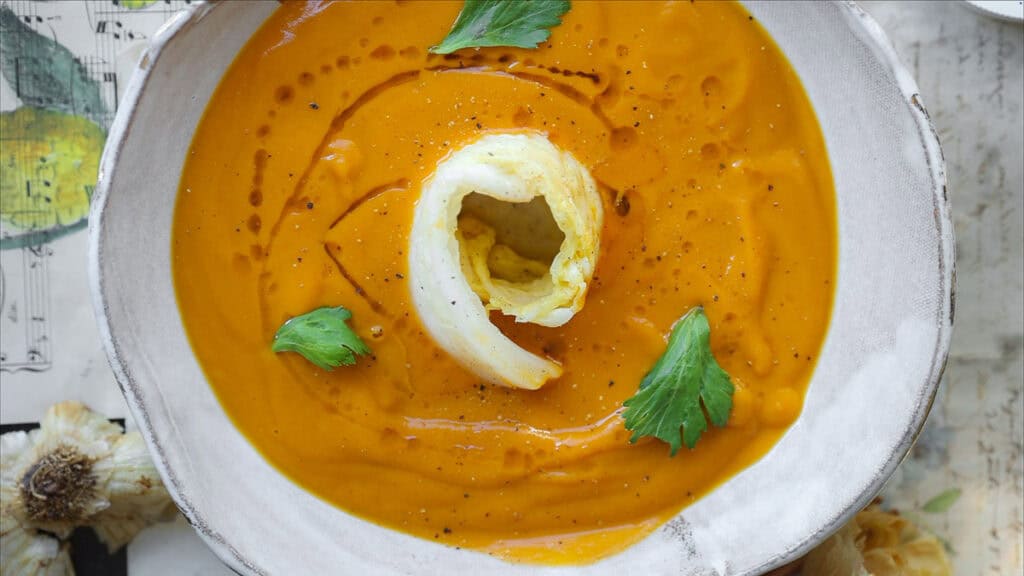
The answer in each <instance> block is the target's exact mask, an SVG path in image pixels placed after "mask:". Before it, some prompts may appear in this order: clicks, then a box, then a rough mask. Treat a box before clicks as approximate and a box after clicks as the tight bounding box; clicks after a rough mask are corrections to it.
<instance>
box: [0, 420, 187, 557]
mask: <svg viewBox="0 0 1024 576" xmlns="http://www.w3.org/2000/svg"><path fill="white" fill-rule="evenodd" d="M0 502H2V507H0V519H2V530H0V549H2V550H3V555H2V559H0V572H2V573H3V574H19V575H20V574H40V575H42V574H47V575H48V574H74V570H73V568H72V567H71V562H70V557H69V556H68V545H67V543H66V542H63V540H64V539H66V538H67V537H68V536H70V535H71V532H72V531H73V530H74V529H75V528H76V527H78V526H91V527H92V528H93V530H95V531H96V534H97V535H98V536H99V538H100V540H101V541H103V543H104V544H106V545H107V548H108V550H110V551H111V552H113V551H115V550H117V549H118V548H120V547H121V546H124V545H125V544H127V543H128V541H130V540H131V539H132V538H133V537H134V536H135V534H137V533H138V532H139V530H141V529H142V528H144V527H146V526H147V525H149V524H151V523H153V522H155V521H159V520H165V519H170V517H173V514H174V505H173V503H172V502H171V500H170V496H169V495H168V494H167V490H166V489H165V488H164V487H163V484H162V483H161V482H160V477H159V475H158V473H157V471H156V469H155V468H154V467H153V464H152V462H151V461H150V460H149V454H148V453H147V451H146V446H145V444H144V443H143V441H142V437H141V436H140V435H139V434H138V432H132V433H128V434H124V433H123V432H122V430H121V427H120V426H118V425H116V424H113V423H111V422H109V421H107V420H106V419H105V418H103V417H102V416H100V415H98V414H95V413H94V412H91V411H90V410H89V409H88V408H86V407H85V406H84V405H82V404H80V403H78V402H62V403H60V404H57V405H55V406H52V407H51V408H50V409H49V410H48V411H47V413H46V415H45V416H44V417H43V419H42V421H41V422H40V426H39V428H37V429H35V430H32V431H31V432H27V433H26V432H12V433H9V434H4V435H3V436H2V437H0Z"/></svg>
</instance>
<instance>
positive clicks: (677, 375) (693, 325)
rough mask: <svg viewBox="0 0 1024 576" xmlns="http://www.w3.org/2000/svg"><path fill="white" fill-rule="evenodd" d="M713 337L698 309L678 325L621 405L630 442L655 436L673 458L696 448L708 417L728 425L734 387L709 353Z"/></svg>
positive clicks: (716, 422) (701, 310)
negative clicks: (667, 448)
mask: <svg viewBox="0 0 1024 576" xmlns="http://www.w3.org/2000/svg"><path fill="white" fill-rule="evenodd" d="M710 336H711V328H710V326H709V325H708V320H707V317H706V316H705V315H704V309H703V308H701V307H700V306H698V307H696V308H693V309H691V310H690V311H689V312H687V313H686V314H685V315H684V316H683V317H682V318H680V319H679V321H678V322H676V325H675V327H674V328H673V329H672V335H671V336H670V337H669V341H668V347H667V348H666V350H665V353H664V354H662V356H661V357H660V358H658V361H657V362H655V364H654V367H653V368H651V371H650V372H648V373H647V375H646V376H645V377H644V379H643V381H641V382H640V388H639V390H637V393H636V394H635V395H634V396H633V397H632V398H629V399H628V400H626V401H625V402H623V406H624V407H625V408H626V410H625V412H624V413H623V415H622V417H623V419H624V420H625V423H626V429H628V430H631V431H632V432H633V436H632V437H631V438H630V442H636V441H637V440H639V439H640V438H642V437H644V436H653V437H655V438H658V439H660V440H663V441H664V442H667V443H668V444H669V446H670V447H671V455H672V456H675V454H676V452H678V451H679V448H681V447H682V445H683V444H684V443H685V444H686V446H687V448H691V449H692V448H693V447H694V446H695V445H696V444H697V441H698V440H699V439H700V437H701V435H702V434H704V432H705V431H706V430H707V428H708V418H710V419H711V423H712V424H714V425H715V426H719V427H721V426H725V424H726V422H728V421H729V413H730V412H731V411H732V394H733V390H734V388H733V384H732V381H731V380H730V378H729V375H728V374H727V373H726V372H725V370H722V368H721V367H720V366H719V365H718V362H717V361H716V360H715V357H714V356H713V355H712V353H711V339H710ZM705 411H706V412H707V416H706V417H705ZM680 429H681V430H680Z"/></svg>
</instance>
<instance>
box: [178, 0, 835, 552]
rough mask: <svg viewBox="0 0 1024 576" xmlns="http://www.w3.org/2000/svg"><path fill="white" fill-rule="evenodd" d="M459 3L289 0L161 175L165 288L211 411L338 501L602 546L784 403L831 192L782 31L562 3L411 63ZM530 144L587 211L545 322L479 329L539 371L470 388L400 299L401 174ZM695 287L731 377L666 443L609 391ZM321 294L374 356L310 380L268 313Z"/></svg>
mask: <svg viewBox="0 0 1024 576" xmlns="http://www.w3.org/2000/svg"><path fill="white" fill-rule="evenodd" d="M460 8H461V2H398V1H396V2H383V1H382V2H338V3H323V4H322V3H319V2H309V3H299V2H296V3H291V2H288V3H285V4H283V5H282V6H281V7H280V8H278V9H277V11H276V12H275V13H274V14H273V15H272V16H271V17H270V18H269V20H268V21H267V22H266V23H265V24H264V25H263V27H262V28H261V29H260V30H259V31H258V32H257V33H256V34H255V35H254V36H253V38H252V39H251V40H250V41H249V43H248V44H247V45H246V47H245V48H244V49H243V50H242V51H241V53H240V54H239V55H238V57H237V59H236V61H235V62H234V64H233V66H232V67H231V68H230V70H229V71H228V72H227V74H226V75H225V76H224V79H223V81H222V82H221V84H220V86H219V88H218V89H217V91H216V93H215V94H214V96H213V97H212V98H211V100H210V102H209V104H208V107H207V110H206V114H205V116H204V118H203V120H202V122H201V123H200V125H199V127H198V129H197V132H196V134H195V137H194V140H193V142H192V148H191V151H190V154H189V157H188V161H187V163H186V166H185V170H184V174H183V175H182V179H181V189H180V192H179V196H178V200H177V210H176V214H175V220H174V231H173V261H174V279H175V285H176V289H177V296H178V300H179V302H178V303H179V307H180V310H181V316H182V318H183V320H184V323H185V327H186V330H187V332H188V334H189V338H190V340H191V343H192V347H193V349H194V351H195V354H196V356H197V357H198V359H199V362H200V364H201V365H202V367H203V369H204V371H205V373H206V376H207V379H208V380H209V382H210V385H211V386H212V387H213V389H214V390H215V392H216V394H217V397H218V398H219V400H220V402H221V404H222V405H223V407H224V409H225V411H226V412H227V414H228V415H229V416H230V417H231V418H232V420H233V421H234V423H235V425H236V426H237V427H238V428H239V429H240V430H241V431H242V432H243V433H244V434H245V435H246V437H247V438H248V439H249V440H250V441H251V442H252V444H253V445H254V446H255V447H256V448H257V449H258V450H259V451H260V452H261V453H262V454H263V455H264V456H265V457H266V458H267V460H269V461H270V462H271V463H273V465H274V466H276V467H277V468H278V469H279V470H280V471H281V472H282V473H284V474H286V475H287V476H288V477H289V478H291V479H292V480H294V481H295V482H296V483H298V484H299V485H301V486H303V487H304V488H305V489H307V490H309V491H311V492H312V493H314V494H316V495H318V496H319V497H321V498H323V499H324V500H326V501H328V502H331V503H332V504H334V505H336V506H338V507H339V508H340V509H342V510H344V511H346V512H349V513H352V514H355V515H358V516H360V517H363V518H366V519H368V520H371V521H373V522H376V523H378V524H381V525H384V526H387V527H390V528H394V529H396V530H400V531H403V532H407V533H410V534H414V535H417V536H419V537H422V538H425V539H429V540H434V541H437V542H440V543H442V544H445V545H449V546H453V547H454V546H457V547H463V548H471V549H476V550H481V551H485V552H488V553H491V554H494V555H496V556H499V557H503V558H507V559H511V560H521V561H530V562H541V563H555V564H557V563H583V562H589V561H593V560H595V559H598V558H600V557H603V556H606V555H608V554H611V553H614V552H617V551H620V550H622V549H624V548H625V547H627V546H628V545H630V544H632V543H634V542H636V541H637V540H639V539H640V538H642V537H643V536H645V535H646V534H648V533H650V532H651V531H652V530H654V529H655V528H656V527H657V526H658V525H659V524H661V523H663V522H665V521H666V520H668V519H669V518H671V517H672V516H674V515H676V514H677V513H679V511H680V510H681V509H682V508H684V507H685V506H687V505H688V504H690V503H692V502H694V501H695V500H697V499H698V498H700V497H701V496H702V495H704V494H706V493H708V491H710V490H712V489H714V488H715V487H716V486H717V485H719V484H721V483H722V482H724V481H725V480H727V479H729V478H730V477H731V476H733V475H734V474H736V473H738V472H740V471H741V470H743V469H744V468H745V467H747V466H749V465H750V464H751V463H752V462H754V461H756V460H757V459H758V458H760V457H761V456H763V455H764V454H765V453H766V452H767V451H768V450H769V449H770V448H771V447H772V446H773V445H774V444H775V442H776V441H778V439H779V437H780V436H781V435H782V434H783V433H784V432H785V431H786V428H787V427H788V426H789V425H791V424H792V423H793V422H794V420H795V419H796V418H797V416H798V415H799V413H800V409H801V405H802V402H803V397H804V392H805V390H806V387H807V384H808V381H809V380H810V377H811V374H812V371H813V369H814V363H815V360H816V355H817V353H818V351H819V349H820V347H821V344H822V341H823V339H824V336H825V332H826V330H827V326H828V320H829V313H830V307H831V304H832V293H833V287H832V282H833V279H834V277H835V269H836V216H835V201H834V192H833V187H832V181H831V175H830V171H829V165H828V159H827V155H826V151H825V147H824V143H823V139H822V136H821V133H820V131H819V128H818V125H817V122H816V119H815V116H814V112H813V110H812V108H811V105H810V103H809V101H808V99H807V97H806V95H805V94H804V93H803V91H802V87H801V85H800V82H799V80H798V78H797V77H796V75H795V74H794V72H793V70H792V69H791V68H790V66H789V64H788V63H787V62H786V60H785V58H784V57H783V55H782V54H781V52H780V51H779V49H778V48H777V47H776V46H775V45H774V44H773V42H772V41H771V39H770V38H769V37H768V35H767V34H766V33H765V31H764V30H763V29H762V28H761V27H760V25H759V24H758V23H757V21H756V20H754V19H753V18H752V17H751V16H750V15H748V14H747V12H745V11H744V9H743V8H742V7H741V6H739V5H737V4H732V3H725V2H688V1H684V2H651V3H639V2H576V3H574V4H573V6H572V9H571V10H570V11H569V12H568V13H567V14H565V16H564V17H563V21H562V24H561V25H559V26H556V27H554V28H553V29H552V33H551V36H550V38H549V40H547V41H546V42H544V43H542V44H541V45H540V46H539V47H538V48H537V49H514V48H500V47H499V48H484V49H479V50H477V49H464V50H461V51H459V52H456V53H455V54H453V55H449V56H440V55H436V54H431V53H430V52H429V51H428V50H429V48H430V47H431V46H433V45H435V44H437V43H438V42H439V41H440V40H441V39H442V38H444V36H445V34H446V33H447V32H448V30H449V29H450V27H451V25H452V23H453V22H454V21H455V18H456V16H457V15H458V13H459V10H460ZM519 132H529V133H534V134H542V135H544V136H545V137H546V138H547V139H548V140H550V142H552V143H554V144H555V145H556V146H557V147H558V148H560V149H562V150H565V151H568V152H570V153H571V154H572V155H573V156H574V157H575V158H576V159H578V161H579V163H580V164H582V165H583V166H585V167H586V169H587V170H589V171H590V174H591V175H592V176H593V180H594V181H595V182H596V183H597V186H598V189H599V190H600V193H601V197H602V202H603V204H604V205H603V209H604V219H603V224H602V228H601V230H600V253H599V258H598V259H597V264H596V270H595V271H594V275H593V278H592V280H591V282H590V284H589V292H588V293H587V295H586V303H585V305H584V306H583V308H582V309H581V310H580V311H579V312H578V313H576V315H575V316H574V317H573V318H572V319H571V320H570V321H569V322H568V323H566V324H564V325H562V326H559V327H554V328H552V327H544V326H538V325H536V324H528V323H516V322H515V321H514V320H512V319H510V318H508V317H506V316H503V315H502V314H500V313H492V314H491V319H492V321H493V322H494V323H495V324H496V325H497V326H498V327H499V328H500V329H501V330H502V332H503V333H504V334H505V335H507V336H508V337H509V338H511V339H512V340H513V341H514V342H515V343H517V344H518V345H519V346H521V347H523V348H525V349H527V350H529V351H531V352H533V353H535V354H537V355H539V356H542V357H545V358H548V359H551V360H553V361H555V362H557V364H558V365H559V366H560V367H561V369H562V372H561V375H560V376H559V377H558V378H557V379H554V380H551V381H549V382H547V383H546V384H545V385H544V386H543V387H542V388H541V389H539V390H533V391H531V390H521V389H513V388H508V387H502V386H497V385H493V384H489V383H487V382H484V381H482V380H481V378H480V377H478V376H476V375H475V374H474V373H473V372H470V371H469V370H467V369H465V368H464V367H462V365H460V364H459V363H458V362H456V361H455V359H453V358H452V357H451V356H450V355H449V354H448V353H447V352H446V350H445V349H444V348H443V347H441V346H440V345H438V344H437V342H436V341H435V340H434V339H432V338H431V336H430V335H429V333H428V331H427V330H426V329H425V327H424V325H423V323H422V322H421V320H420V318H419V316H418V315H417V312H416V308H415V306H414V305H413V302H412V297H411V294H410V290H411V286H410V282H409V278H408V274H409V264H408V254H409V235H410V230H411V227H412V222H413V213H414V209H415V206H416V202H417V199H418V198H419V197H420V193H421V188H422V184H423V182H424V180H425V179H427V178H429V177H430V176H431V174H432V173H433V171H434V169H435V168H436V167H437V166H438V164H439V162H441V161H443V160H444V159H445V158H447V157H448V156H450V155H451V154H452V153H453V151H457V150H459V149H460V148H462V147H464V146H466V145H469V144H470V143H472V142H475V141H476V140H478V139H479V138H481V137H482V136H484V135H487V134H491V133H519ZM697 305H703V307H704V310H705V312H706V314H707V318H708V321H709V324H710V327H711V348H712V351H713V353H714V355H715V357H716V358H717V359H718V361H719V363H720V364H721V366H722V367H723V368H724V369H725V370H726V371H727V372H728V373H729V374H730V375H731V377H732V381H733V384H734V386H735V388H736V389H735V393H734V395H733V407H732V413H731V416H730V418H729V421H728V424H727V425H726V426H724V427H721V428H717V427H710V428H709V430H708V431H707V432H705V433H704V435H703V436H702V437H701V439H700V441H699V442H698V443H697V445H696V447H695V448H694V449H692V450H689V449H686V448H685V447H684V448H683V449H682V450H681V451H680V452H679V453H678V454H676V455H675V456H674V457H670V456H669V450H668V447H667V445H666V444H664V443H663V442H660V441H658V440H655V439H651V438H644V439H641V440H640V441H639V442H636V443H630V441H629V438H630V432H629V431H628V430H626V429H625V427H624V425H623V420H622V403H623V401H624V400H626V399H627V398H629V397H631V396H632V395H633V394H635V393H636V392H637V388H638V386H639V384H640V381H641V380H642V379H643V377H644V375H645V374H646V373H647V372H648V371H649V370H650V369H651V367H652V365H653V364H654V362H655V360H656V359H657V358H658V357H659V356H660V355H661V354H662V353H663V352H664V351H665V347H666V339H667V336H668V334H669V333H670V331H671V329H672V326H673V323H674V322H675V321H676V320H677V319H679V318H680V316H682V315H683V314H684V313H685V312H686V311H687V310H689V309H691V308H692V307H694V306H697ZM322 306H344V307H345V308H347V309H348V310H350V311H351V312H352V314H353V316H352V320H351V321H350V325H351V326H352V327H353V329H354V330H355V331H356V333H358V334H359V335H360V336H361V338H362V339H363V340H364V341H365V342H366V343H367V344H368V345H369V346H370V347H371V348H372V350H373V353H372V354H371V355H367V356H363V357H360V358H359V360H358V362H357V364H356V365H354V366H346V367H340V368H337V369H334V370H333V371H326V370H322V369H320V368H317V367H316V366H315V365H313V364H312V363H310V362H307V361H306V360H305V359H304V358H302V357H301V356H300V355H298V354H293V353H283V354H275V353H273V352H272V351H271V344H272V342H273V339H274V334H275V331H276V330H277V329H278V327H280V326H281V324H282V323H283V322H285V321H286V320H288V319H289V318H292V317H294V316H298V315H300V314H304V313H306V312H309V311H311V310H314V309H316V308H318V307H322Z"/></svg>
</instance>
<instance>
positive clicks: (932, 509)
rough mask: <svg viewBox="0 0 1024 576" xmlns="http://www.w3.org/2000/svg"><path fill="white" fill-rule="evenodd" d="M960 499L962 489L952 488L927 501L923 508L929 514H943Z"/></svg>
mask: <svg viewBox="0 0 1024 576" xmlns="http://www.w3.org/2000/svg"><path fill="white" fill-rule="evenodd" d="M959 499H960V489H959V488H950V489H949V490H946V491H945V492H943V493H941V494H939V495H938V496H936V497H934V498H932V499H931V500H929V501H927V502H925V504H924V508H923V510H924V511H925V512H928V513H929V514H941V513H943V512H945V511H946V510H949V509H950V508H951V507H952V506H953V504H956V501H957V500H959Z"/></svg>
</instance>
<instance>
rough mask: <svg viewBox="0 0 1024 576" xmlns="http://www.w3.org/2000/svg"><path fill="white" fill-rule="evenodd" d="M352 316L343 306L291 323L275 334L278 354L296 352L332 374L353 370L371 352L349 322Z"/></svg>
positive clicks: (316, 312)
mask: <svg viewBox="0 0 1024 576" xmlns="http://www.w3.org/2000/svg"><path fill="white" fill-rule="evenodd" d="M350 318H352V313H351V312H349V311H348V310H346V309H345V308H344V307H342V306H337V307H334V308H329V307H324V308H317V309H316V310H313V311H312V312H308V313H306V314H303V315H301V316H296V317H294V318H292V319H291V320H288V321H287V322H285V323H284V324H282V325H281V327H280V328H278V329H277V333H276V334H274V344H273V346H272V347H271V350H273V351H274V352H296V353H298V354H301V355H302V356H303V357H304V358H306V360H309V361H310V362H312V363H313V364H315V365H317V366H319V367H320V368H322V369H324V370H327V371H331V370H332V369H333V368H335V367H337V366H351V365H353V364H355V363H356V356H357V355H360V356H362V355H366V354H369V353H370V348H369V346H367V345H366V344H365V343H364V342H363V341H362V339H360V338H359V335H357V334H356V333H355V332H354V331H352V329H351V328H350V327H349V326H348V324H346V322H347V321H348V320H349V319H350Z"/></svg>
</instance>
